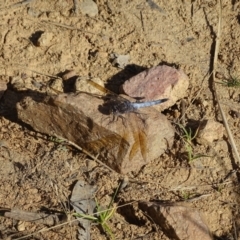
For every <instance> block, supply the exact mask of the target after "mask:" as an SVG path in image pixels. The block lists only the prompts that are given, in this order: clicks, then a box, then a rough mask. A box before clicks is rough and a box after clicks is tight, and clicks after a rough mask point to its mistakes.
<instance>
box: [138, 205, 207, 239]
mask: <svg viewBox="0 0 240 240" xmlns="http://www.w3.org/2000/svg"><path fill="white" fill-rule="evenodd" d="M139 207H140V208H141V209H142V210H143V211H144V212H146V213H147V215H148V216H150V218H151V219H152V220H153V222H154V223H155V224H158V225H159V226H160V227H161V229H162V230H163V232H164V233H165V234H166V235H167V236H168V238H169V239H177V240H187V239H189V240H190V239H191V240H192V239H201V240H212V237H211V234H210V231H209V229H208V227H207V225H206V224H205V223H204V221H203V219H202V216H201V214H200V213H199V212H198V211H197V210H195V209H192V208H188V207H185V206H180V205H176V204H165V203H155V202H140V203H139Z"/></svg>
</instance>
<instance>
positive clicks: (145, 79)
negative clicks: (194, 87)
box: [121, 65, 189, 111]
mask: <svg viewBox="0 0 240 240" xmlns="http://www.w3.org/2000/svg"><path fill="white" fill-rule="evenodd" d="M188 85H189V78H188V76H187V75H186V74H185V73H184V72H183V71H182V70H177V69H175V68H173V67H169V66H166V65H163V66H156V67H153V68H150V69H147V70H145V71H143V72H141V73H139V74H137V75H136V76H133V77H132V78H130V79H129V80H128V81H126V82H125V83H124V84H123V85H122V86H121V91H122V92H123V93H124V94H126V95H128V96H130V97H132V98H137V97H139V98H143V99H144V101H145V100H156V99H162V98H168V99H169V100H168V101H167V102H165V103H163V104H160V105H156V106H154V107H155V108H156V109H158V110H159V111H162V110H164V109H167V108H168V107H170V106H172V105H174V104H175V103H176V101H177V100H179V99H181V98H183V97H184V96H186V91H187V88H188Z"/></svg>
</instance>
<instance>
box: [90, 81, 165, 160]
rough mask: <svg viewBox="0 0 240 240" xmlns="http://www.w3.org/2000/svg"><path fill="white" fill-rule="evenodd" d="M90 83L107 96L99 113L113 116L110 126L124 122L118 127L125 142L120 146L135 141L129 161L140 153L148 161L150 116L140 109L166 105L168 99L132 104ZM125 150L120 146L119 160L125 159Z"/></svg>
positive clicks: (124, 98)
mask: <svg viewBox="0 0 240 240" xmlns="http://www.w3.org/2000/svg"><path fill="white" fill-rule="evenodd" d="M88 83H89V84H91V85H92V86H94V87H95V88H97V89H98V90H100V91H101V92H103V93H105V94H107V95H106V96H102V97H103V99H104V100H105V102H104V103H103V105H101V106H99V111H101V112H102V113H104V114H107V115H110V116H112V120H110V121H108V124H111V123H114V122H115V121H118V120H119V119H121V120H122V124H118V125H117V126H118V127H119V126H121V129H118V131H117V132H121V135H122V140H123V141H122V143H119V144H120V145H121V144H125V143H126V142H130V141H131V139H133V144H132V145H131V149H130V151H129V155H128V157H129V160H132V159H133V158H134V156H136V155H137V154H138V152H140V155H141V156H142V158H143V159H144V160H145V161H147V151H148V146H147V145H148V144H147V142H148V141H147V132H148V125H147V124H146V118H147V117H148V116H147V114H145V113H144V112H142V111H141V112H140V111H139V109H143V108H147V107H151V106H154V105H157V104H161V103H164V102H166V101H167V100H168V99H167V98H163V99H158V100H153V101H142V100H141V101H139V100H138V101H136V102H131V101H130V100H129V99H128V98H127V97H123V96H122V95H118V94H116V93H113V92H112V91H110V90H108V89H106V88H105V87H103V86H101V85H100V84H98V83H96V82H95V81H93V80H91V79H90V80H88ZM123 149H124V147H121V146H119V153H118V157H119V158H122V157H124V154H126V152H125V149H124V150H123Z"/></svg>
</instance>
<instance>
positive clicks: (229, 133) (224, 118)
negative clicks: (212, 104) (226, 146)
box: [212, 0, 240, 163]
mask: <svg viewBox="0 0 240 240" xmlns="http://www.w3.org/2000/svg"><path fill="white" fill-rule="evenodd" d="M221 27H222V0H219V19H218V30H217V36H216V45H215V51H214V60H213V75H212V77H213V84H212V86H213V91H214V92H215V98H216V101H217V103H218V106H219V110H220V113H221V115H222V119H223V123H224V126H225V128H226V131H227V134H228V137H229V140H230V143H231V146H232V148H233V151H234V153H235V156H236V159H237V161H238V162H239V163H240V157H239V153H238V150H237V147H236V144H235V141H234V138H233V135H232V133H231V130H230V128H229V125H228V122H227V118H226V116H225V113H224V111H223V109H222V106H221V104H220V101H219V99H218V95H217V91H216V86H215V73H216V67H217V63H218V52H219V46H220V39H221Z"/></svg>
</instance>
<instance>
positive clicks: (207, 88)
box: [0, 0, 240, 239]
mask: <svg viewBox="0 0 240 240" xmlns="http://www.w3.org/2000/svg"><path fill="white" fill-rule="evenodd" d="M17 2H18V1H17V0H11V1H7V0H2V1H1V3H0V19H1V22H0V46H1V50H0V63H1V64H0V74H1V81H5V82H9V79H10V78H14V77H22V76H30V77H32V78H34V79H36V81H39V82H40V81H41V82H45V83H47V82H48V81H50V80H51V76H56V75H59V74H61V73H63V72H65V71H66V70H72V69H73V70H75V72H76V73H77V75H80V76H91V77H99V78H100V79H102V80H103V81H106V82H107V81H109V80H112V81H113V80H114V81H116V85H118V84H120V83H122V82H123V81H124V80H126V79H127V78H128V77H130V76H133V75H135V74H137V73H138V72H140V71H141V69H143V68H149V67H152V66H156V65H158V64H167V65H170V66H174V67H176V68H180V69H182V70H183V71H184V72H185V73H186V74H187V75H188V76H189V78H190V86H189V89H188V91H187V93H186V97H185V99H184V100H185V109H186V114H185V119H184V120H185V125H188V124H192V123H194V122H196V123H198V122H199V121H200V120H203V119H215V120H216V121H218V122H220V123H222V118H221V116H220V114H219V111H218V108H217V107H216V102H215V99H214V95H213V92H212V84H211V81H210V80H209V75H210V73H211V65H212V59H213V53H214V46H215V40H216V39H215V38H216V33H217V23H218V1H217V0H201V1H200V0H195V1H194V0H192V1H185V0H181V1H175V0H154V3H155V4H156V5H157V6H158V7H156V5H153V4H152V1H144V0H135V1H127V0H122V1H116V0H115V1H107V0H96V1H95V2H96V4H97V6H98V10H99V13H98V15H97V16H95V17H89V16H87V15H84V14H82V13H81V11H79V13H78V14H73V13H72V11H71V9H72V8H73V1H72V0H63V1H55V0H52V1H47V0H40V1H32V2H31V3H29V4H28V5H20V6H13V7H11V5H12V4H14V3H17ZM9 6H10V7H9ZM239 9H240V2H239V1H237V0H236V1H228V0H224V1H223V13H222V18H223V24H222V37H221V44H220V51H219V56H218V66H217V71H218V72H220V73H221V74H224V75H225V76H226V77H229V74H231V75H232V76H235V77H238V76H240V73H239V69H240V60H239V53H240V27H239V24H240V22H239V21H240V13H239ZM54 23H57V24H62V26H59V25H55V24H54ZM70 27H71V28H70ZM42 34H46V35H47V36H48V37H47V38H46V41H43V42H42V43H41V44H40V45H38V44H37V40H38V39H39V37H40V36H41V35H42ZM112 53H117V54H129V56H130V61H129V66H127V67H126V68H125V69H119V68H117V67H116V66H113V64H112V63H111V61H110V55H111V54H112ZM219 82H221V79H219ZM217 91H218V94H219V98H220V101H221V103H222V106H223V108H224V111H225V113H226V115H227V119H228V122H229V126H230V129H231V131H232V133H233V135H234V138H235V141H236V144H237V147H238V148H239V146H240V145H239V143H240V141H239V137H240V131H239V114H238V111H240V110H239V101H240V99H239V94H240V92H239V89H238V88H237V86H236V87H231V88H229V87H226V86H224V85H221V84H217ZM5 93H6V92H5ZM11 96H13V97H14V94H13V95H11ZM10 100H11V99H10ZM6 101H9V99H7V97H6V96H5V95H4V96H3V98H2V99H1V104H2V107H1V116H0V129H1V131H0V151H1V155H0V165H1V168H0V179H1V181H0V207H1V209H13V208H18V209H22V210H27V211H32V212H40V211H46V212H70V211H71V208H70V207H69V205H68V200H69V196H70V195H71V190H72V188H73V185H74V183H75V182H76V181H77V180H78V179H82V180H85V181H87V182H88V183H90V184H93V185H96V186H97V188H98V191H97V194H96V198H97V199H98V201H99V203H100V205H102V206H106V205H107V203H109V201H110V200H111V197H112V194H113V193H114V190H115V189H116V187H117V186H118V184H119V180H120V176H119V175H118V174H116V173H113V172H110V171H109V170H108V169H106V168H104V167H103V166H101V165H99V164H98V163H95V162H93V161H92V160H91V159H90V158H88V157H87V156H86V155H84V154H83V153H81V152H79V151H77V150H76V149H74V148H71V147H69V146H66V145H63V144H61V143H59V142H58V141H57V139H53V138H51V136H45V135H42V134H41V133H37V132H35V131H33V130H31V129H30V128H29V127H26V126H25V125H24V124H23V123H21V122H19V121H18V120H17V118H15V117H14V114H13V113H12V112H11V111H13V110H12V109H13V107H14V106H10V107H9V105H6ZM79 104H81V103H79ZM6 106H8V107H9V108H7V107H6ZM181 111H182V105H181V104H180V102H179V103H177V104H176V105H175V106H173V107H172V108H171V109H169V110H167V111H165V112H164V113H165V114H166V115H167V116H168V117H169V119H170V120H171V121H175V122H176V121H177V120H178V118H179V116H180V114H179V113H180V112H181ZM231 113H236V114H231ZM193 151H194V154H205V155H207V157H200V158H198V159H195V160H193V161H192V162H189V160H188V159H187V158H186V155H184V154H183V153H184V152H185V148H184V143H183V141H182V140H181V138H180V137H179V135H178V134H176V139H175V144H174V146H173V147H172V148H170V149H168V151H167V152H166V153H165V154H164V155H162V156H161V157H159V159H156V160H155V161H153V162H151V163H149V164H148V165H146V166H145V167H144V168H143V169H142V170H141V171H140V172H134V173H131V174H128V177H129V178H134V179H135V182H130V183H129V184H128V186H127V187H126V188H125V190H124V191H122V192H121V193H119V195H118V202H117V203H118V205H121V204H126V203H129V202H131V201H138V200H162V201H166V202H182V203H183V204H185V205H186V206H189V207H193V208H195V209H198V210H199V211H200V212H201V213H202V215H203V216H204V219H205V221H206V223H207V225H208V226H209V229H210V231H211V232H212V234H213V235H214V236H215V238H216V239H237V236H239V235H240V220H239V213H238V211H239V210H238V204H239V200H240V196H239V193H240V191H239V185H238V183H239V180H240V179H239V173H238V168H239V163H238V162H237V161H236V160H235V158H234V154H233V153H232V149H231V146H230V144H229V141H228V137H227V134H226V132H224V136H223V138H219V139H218V140H216V141H214V142H213V143H212V144H208V145H200V144H197V143H196V142H194V141H193ZM199 196H201V197H200V198H198V197H199ZM190 200H191V201H190ZM137 206H138V205H137V202H136V203H134V204H130V205H129V206H127V207H123V208H120V209H119V210H117V212H116V213H115V214H114V216H113V218H112V219H111V221H110V222H109V225H110V228H111V229H112V231H113V233H114V235H115V237H116V239H168V238H167V237H166V236H165V235H164V233H163V232H162V231H161V228H160V227H157V226H155V225H154V223H153V222H152V221H151V220H150V219H149V218H147V217H146V216H145V215H144V214H143V213H142V212H141V210H139V209H138V207H137ZM0 221H1V225H0V237H1V238H3V239H4V238H7V237H8V236H11V237H12V238H13V239H16V238H18V237H21V236H26V235H28V234H31V233H35V234H34V235H33V236H31V237H29V238H28V239H77V226H71V225H69V224H66V225H63V226H59V227H58V228H54V229H49V230H47V231H44V232H40V233H38V231H39V230H41V229H43V228H45V226H44V225H38V224H35V223H28V222H19V221H17V220H14V219H10V218H6V217H1V218H0ZM91 235H92V239H107V237H106V235H105V234H104V233H103V232H102V231H101V229H100V228H99V227H98V226H96V225H95V226H92V228H91Z"/></svg>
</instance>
